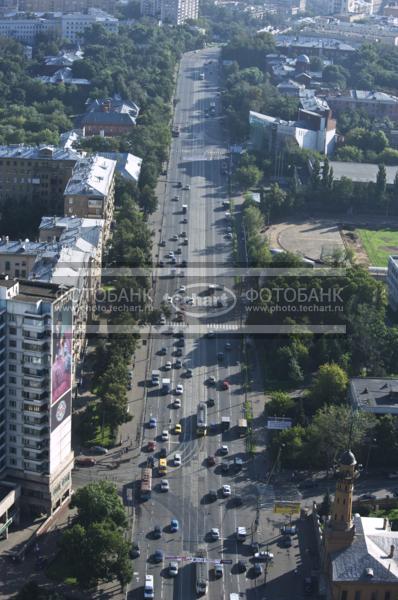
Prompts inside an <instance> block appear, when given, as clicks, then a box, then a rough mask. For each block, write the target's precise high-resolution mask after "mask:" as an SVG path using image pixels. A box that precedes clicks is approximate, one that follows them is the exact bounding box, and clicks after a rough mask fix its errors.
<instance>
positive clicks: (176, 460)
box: [173, 452, 181, 467]
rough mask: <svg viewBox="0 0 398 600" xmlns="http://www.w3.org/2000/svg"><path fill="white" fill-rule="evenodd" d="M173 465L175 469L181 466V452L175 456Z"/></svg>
mask: <svg viewBox="0 0 398 600" xmlns="http://www.w3.org/2000/svg"><path fill="white" fill-rule="evenodd" d="M173 463H174V466H175V467H180V466H181V454H179V452H176V453H175V454H174V458H173Z"/></svg>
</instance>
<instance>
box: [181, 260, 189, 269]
mask: <svg viewBox="0 0 398 600" xmlns="http://www.w3.org/2000/svg"><path fill="white" fill-rule="evenodd" d="M181 266H182V267H184V268H186V267H187V266H188V263H187V261H186V260H182V261H181Z"/></svg>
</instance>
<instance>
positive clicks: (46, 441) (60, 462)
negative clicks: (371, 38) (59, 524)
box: [0, 278, 74, 515]
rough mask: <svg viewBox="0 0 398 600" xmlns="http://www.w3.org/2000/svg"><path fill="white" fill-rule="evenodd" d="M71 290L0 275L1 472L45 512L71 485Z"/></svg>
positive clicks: (31, 506)
mask: <svg viewBox="0 0 398 600" xmlns="http://www.w3.org/2000/svg"><path fill="white" fill-rule="evenodd" d="M71 307H72V290H69V289H65V287H64V286H62V287H61V286H58V285H55V284H48V283H41V282H29V281H24V280H21V281H18V280H11V279H6V278H5V279H0V337H1V343H0V407H1V409H0V477H1V478H2V479H6V480H7V481H9V482H11V483H13V484H15V485H16V486H17V487H18V488H19V489H20V490H21V495H20V502H21V507H22V508H24V509H25V510H27V511H29V512H30V513H32V514H35V515H38V514H51V513H52V512H53V511H54V510H55V509H56V508H57V507H58V506H60V505H61V504H62V503H63V502H64V501H65V500H66V499H67V498H69V497H70V494H71V490H72V480H71V472H72V468H73V458H74V456H73V452H72V449H71V412H72V369H73V355H72V352H71V348H72V340H73V324H72V311H71Z"/></svg>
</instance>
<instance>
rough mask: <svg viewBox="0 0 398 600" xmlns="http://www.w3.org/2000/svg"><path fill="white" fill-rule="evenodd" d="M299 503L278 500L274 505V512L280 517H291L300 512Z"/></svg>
mask: <svg viewBox="0 0 398 600" xmlns="http://www.w3.org/2000/svg"><path fill="white" fill-rule="evenodd" d="M300 506H301V505H300V502H289V501H287V500H278V501H276V502H275V503H274V512H275V513H279V514H282V515H293V514H295V513H299V512H300Z"/></svg>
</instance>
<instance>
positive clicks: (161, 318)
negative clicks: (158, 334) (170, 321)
mask: <svg viewBox="0 0 398 600" xmlns="http://www.w3.org/2000/svg"><path fill="white" fill-rule="evenodd" d="M160 324H161V325H166V317H165V316H164V315H162V316H161V317H160Z"/></svg>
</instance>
